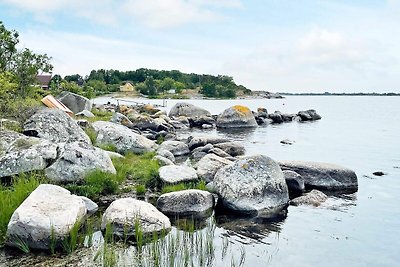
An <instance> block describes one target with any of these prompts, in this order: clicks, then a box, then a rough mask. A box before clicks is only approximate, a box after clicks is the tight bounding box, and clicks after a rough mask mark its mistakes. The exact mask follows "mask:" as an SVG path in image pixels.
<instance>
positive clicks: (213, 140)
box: [188, 136, 229, 150]
mask: <svg viewBox="0 0 400 267" xmlns="http://www.w3.org/2000/svg"><path fill="white" fill-rule="evenodd" d="M188 141H189V145H188V146H189V149H190V150H193V149H195V148H197V147H201V146H205V145H207V144H212V145H214V144H218V143H226V142H229V140H228V139H226V138H225V137H219V136H203V137H189V138H188Z"/></svg>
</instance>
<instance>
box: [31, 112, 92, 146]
mask: <svg viewBox="0 0 400 267" xmlns="http://www.w3.org/2000/svg"><path fill="white" fill-rule="evenodd" d="M24 134H25V135H28V136H34V137H40V138H43V139H47V140H49V141H50V142H53V143H61V142H64V143H67V142H75V141H81V142H85V143H88V144H90V143H91V142H90V138H89V136H87V134H86V133H85V132H84V131H83V130H82V129H81V128H80V127H79V125H78V124H77V123H76V122H75V121H74V120H73V119H72V118H71V117H70V116H68V115H67V114H66V113H65V112H64V111H62V110H60V109H57V108H44V109H41V110H39V111H38V112H37V113H35V114H33V115H32V116H31V117H30V118H29V119H28V120H27V121H26V122H25V124H24Z"/></svg>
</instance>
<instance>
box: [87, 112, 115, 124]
mask: <svg viewBox="0 0 400 267" xmlns="http://www.w3.org/2000/svg"><path fill="white" fill-rule="evenodd" d="M92 113H93V114H94V116H95V117H93V118H87V120H88V121H89V122H95V121H110V119H111V117H112V114H113V113H112V112H111V111H100V110H97V109H93V110H92Z"/></svg>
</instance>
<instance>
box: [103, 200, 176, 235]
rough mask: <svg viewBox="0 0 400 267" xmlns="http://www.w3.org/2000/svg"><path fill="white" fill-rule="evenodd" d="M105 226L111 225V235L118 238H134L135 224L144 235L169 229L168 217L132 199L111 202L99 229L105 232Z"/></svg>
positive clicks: (144, 203) (142, 202)
mask: <svg viewBox="0 0 400 267" xmlns="http://www.w3.org/2000/svg"><path fill="white" fill-rule="evenodd" d="M107 224H111V226H112V227H111V229H113V233H114V234H115V235H117V236H119V237H131V236H135V227H136V226H137V224H139V227H140V229H141V231H142V233H143V234H145V235H146V234H151V233H153V232H162V231H167V230H169V229H170V228H171V222H170V221H169V219H168V217H167V216H165V215H164V214H162V213H161V212H160V211H158V210H157V209H156V207H154V206H153V205H151V204H150V203H147V202H144V201H141V200H137V199H133V198H121V199H117V200H115V201H114V202H112V203H111V205H110V206H109V207H108V208H107V209H106V211H105V212H104V214H103V218H102V221H101V229H102V230H105V229H106V226H107Z"/></svg>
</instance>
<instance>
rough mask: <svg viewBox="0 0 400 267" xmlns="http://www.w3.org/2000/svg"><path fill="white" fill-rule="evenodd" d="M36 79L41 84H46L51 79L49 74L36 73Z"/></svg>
mask: <svg viewBox="0 0 400 267" xmlns="http://www.w3.org/2000/svg"><path fill="white" fill-rule="evenodd" d="M36 79H37V81H38V82H39V84H40V85H41V86H48V85H49V84H50V81H51V74H41V75H36Z"/></svg>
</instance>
